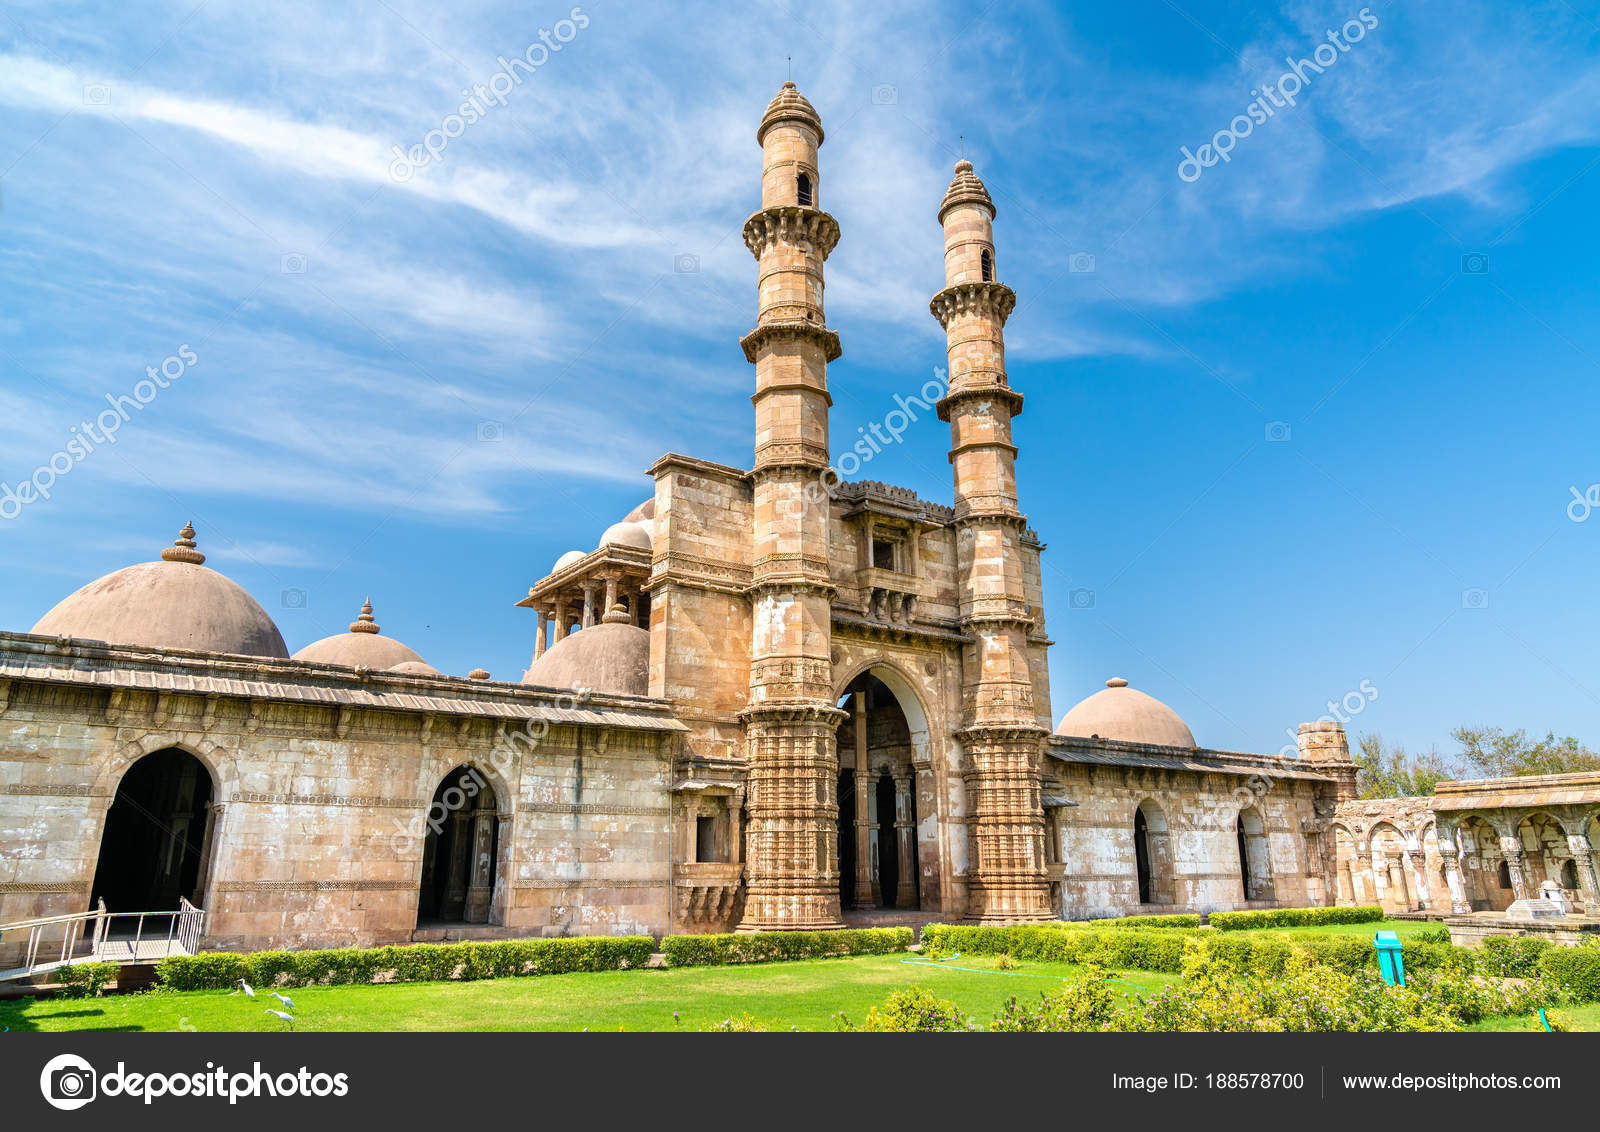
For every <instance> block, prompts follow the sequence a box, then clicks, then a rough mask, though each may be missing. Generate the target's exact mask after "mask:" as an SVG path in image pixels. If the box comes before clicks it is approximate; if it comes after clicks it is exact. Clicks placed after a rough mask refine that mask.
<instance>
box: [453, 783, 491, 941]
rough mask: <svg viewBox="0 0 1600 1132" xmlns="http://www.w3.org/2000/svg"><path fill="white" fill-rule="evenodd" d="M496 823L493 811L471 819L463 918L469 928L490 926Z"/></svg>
mask: <svg viewBox="0 0 1600 1132" xmlns="http://www.w3.org/2000/svg"><path fill="white" fill-rule="evenodd" d="M495 821H496V815H495V812H494V811H493V810H477V811H475V812H474V813H473V814H472V816H471V825H472V830H471V839H472V860H471V862H470V863H469V871H468V882H467V900H466V909H465V911H464V913H463V915H462V917H461V918H462V919H464V920H466V921H467V923H469V924H486V923H488V922H489V911H490V904H491V902H492V901H493V898H494V849H495V845H494V830H495Z"/></svg>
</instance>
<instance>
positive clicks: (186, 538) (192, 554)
mask: <svg viewBox="0 0 1600 1132" xmlns="http://www.w3.org/2000/svg"><path fill="white" fill-rule="evenodd" d="M161 560H162V561H163V562H189V563H192V564H193V565H195V566H202V565H204V564H205V560H206V556H205V555H204V554H201V553H200V552H199V551H198V550H196V549H195V548H194V523H193V521H190V522H187V523H185V524H184V525H183V530H181V531H179V532H178V537H177V539H176V540H175V541H174V542H173V544H172V545H171V546H169V547H167V548H166V549H165V550H163V551H162V552H161Z"/></svg>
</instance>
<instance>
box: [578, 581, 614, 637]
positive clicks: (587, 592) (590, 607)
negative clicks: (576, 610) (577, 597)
mask: <svg viewBox="0 0 1600 1132" xmlns="http://www.w3.org/2000/svg"><path fill="white" fill-rule="evenodd" d="M597 588H598V587H596V585H595V584H594V583H593V582H585V583H583V619H582V620H581V621H579V622H578V624H579V625H580V626H582V627H583V628H585V629H587V628H589V627H590V626H591V625H593V624H594V591H595V590H596V589H597ZM606 608H607V609H610V608H611V604H610V603H609V602H607V603H606Z"/></svg>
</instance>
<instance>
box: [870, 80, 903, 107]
mask: <svg viewBox="0 0 1600 1132" xmlns="http://www.w3.org/2000/svg"><path fill="white" fill-rule="evenodd" d="M899 101H900V88H899V87H897V86H895V85H894V84H893V83H879V84H878V85H877V86H875V87H873V88H872V105H874V106H893V105H895V104H896V103H897V102H899Z"/></svg>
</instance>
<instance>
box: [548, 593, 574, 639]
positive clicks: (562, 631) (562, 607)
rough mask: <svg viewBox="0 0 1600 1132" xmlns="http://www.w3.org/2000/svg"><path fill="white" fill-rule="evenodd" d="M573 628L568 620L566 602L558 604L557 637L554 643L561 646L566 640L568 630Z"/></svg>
mask: <svg viewBox="0 0 1600 1132" xmlns="http://www.w3.org/2000/svg"><path fill="white" fill-rule="evenodd" d="M571 627H572V624H571V622H570V621H569V620H568V618H567V603H566V602H564V601H558V602H556V635H555V640H554V641H553V642H552V643H553V644H558V645H559V644H560V643H561V642H562V641H564V640H566V637H567V630H568V629H570V628H571Z"/></svg>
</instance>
